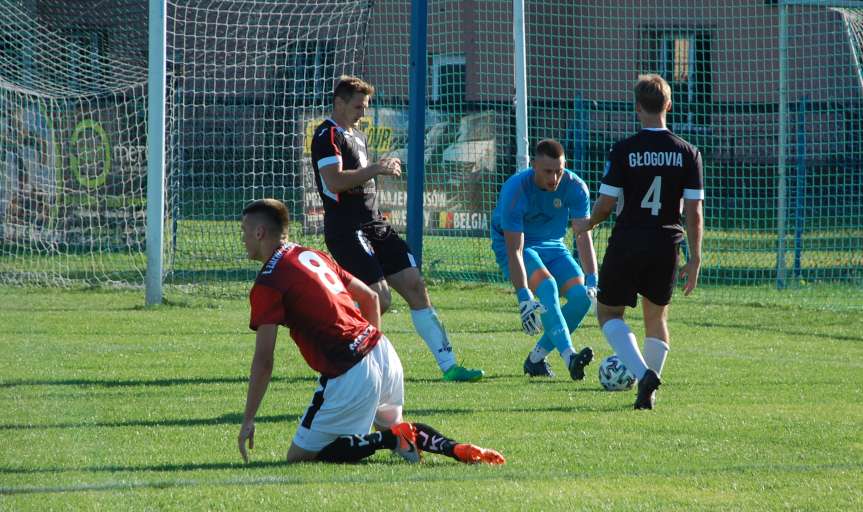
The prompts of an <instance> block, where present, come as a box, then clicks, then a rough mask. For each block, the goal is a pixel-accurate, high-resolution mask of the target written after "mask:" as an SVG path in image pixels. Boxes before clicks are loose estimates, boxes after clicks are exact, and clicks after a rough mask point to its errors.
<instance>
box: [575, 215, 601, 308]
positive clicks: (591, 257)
mask: <svg viewBox="0 0 863 512" xmlns="http://www.w3.org/2000/svg"><path fill="white" fill-rule="evenodd" d="M576 220H579V219H574V220H573V232H575V225H574V224H575V221H576ZM575 247H576V248H577V249H578V259H579V261H580V262H581V269H582V270H583V271H584V286H585V287H586V288H587V296H588V298H590V301H591V302H592V303H595V302H596V293H597V289H596V284H597V283H596V271H597V266H596V250H595V249H594V248H593V235H592V234H591V233H590V231H585V232H584V233H581V234H575Z"/></svg>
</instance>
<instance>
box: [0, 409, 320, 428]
mask: <svg viewBox="0 0 863 512" xmlns="http://www.w3.org/2000/svg"><path fill="white" fill-rule="evenodd" d="M302 414H303V413H301V412H297V413H292V414H279V415H276V416H258V417H257V418H255V422H256V423H279V422H284V421H291V422H294V421H297V419H298V418H299V417H300V416H301V415H302ZM242 422H243V415H242V414H241V413H229V414H223V415H221V416H217V417H215V418H182V419H162V420H127V421H106V422H93V423H51V424H43V425H36V424H29V425H28V424H24V423H18V424H14V423H13V424H0V431H2V430H39V429H54V428H116V427H198V426H207V425H240V424H241V423H242Z"/></svg>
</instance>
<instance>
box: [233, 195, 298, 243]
mask: <svg viewBox="0 0 863 512" xmlns="http://www.w3.org/2000/svg"><path fill="white" fill-rule="evenodd" d="M246 215H256V216H258V217H260V218H261V219H262V220H263V221H264V222H265V223H266V224H267V226H269V227H270V228H271V229H272V230H273V231H275V232H277V233H279V234H280V235H281V237H285V236H287V234H288V222H289V219H290V218H289V216H288V208H287V207H286V206H285V203H283V202H281V201H279V200H278V199H269V198H267V199H258V200H257V201H252V202H251V203H249V204H248V205H247V206H246V207H245V208H243V216H246Z"/></svg>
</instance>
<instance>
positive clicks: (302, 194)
mask: <svg viewBox="0 0 863 512" xmlns="http://www.w3.org/2000/svg"><path fill="white" fill-rule="evenodd" d="M787 3H789V2H763V1H745V2H744V1H741V2H690V1H659V0H647V1H644V2H631V1H624V2H600V1H594V0H591V1H586V2H572V1H568V0H546V1H542V2H540V1H535V0H526V1H525V34H526V48H525V53H526V57H527V59H526V60H527V69H526V76H527V107H528V117H527V123H528V131H529V143H530V145H531V146H532V145H533V144H535V143H536V141H537V140H539V139H540V138H545V137H554V138H557V139H559V140H560V141H561V142H563V144H564V147H565V149H566V152H567V159H568V162H569V166H570V167H571V168H572V169H573V170H575V171H576V172H577V173H579V174H580V175H581V176H582V177H583V178H584V179H585V180H586V181H587V183H588V185H589V186H590V188H591V190H592V191H594V192H593V194H594V196H595V193H596V192H595V191H596V190H597V188H598V183H599V180H600V179H601V176H602V171H603V164H604V161H605V156H606V154H607V151H608V149H609V148H610V146H611V144H612V143H613V142H614V141H616V140H618V139H620V138H623V137H625V136H628V135H629V134H631V133H633V132H634V131H636V130H637V129H638V125H637V120H636V117H635V114H634V112H633V105H632V93H631V89H632V85H633V83H634V81H635V80H636V78H637V76H638V74H640V73H647V72H655V73H660V74H662V75H663V76H664V77H665V78H666V79H668V80H669V82H670V83H671V85H672V88H673V91H674V94H673V103H674V106H673V110H672V112H671V114H670V117H669V124H670V127H671V129H672V130H673V131H675V132H676V133H678V134H680V135H681V136H683V137H684V138H686V139H687V140H689V141H690V142H692V143H693V144H695V145H697V146H698V147H699V148H700V149H701V151H702V154H703V156H704V164H705V180H706V183H705V184H706V189H707V192H706V194H707V199H706V202H705V223H706V233H705V241H704V268H703V279H704V281H705V282H706V283H718V284H771V285H772V284H774V283H776V282H777V281H779V280H780V278H781V279H782V280H783V281H785V280H787V281H788V282H789V283H792V282H795V281H797V280H829V281H837V282H855V283H857V282H860V279H861V277H863V276H861V268H863V256H861V254H863V156H861V155H863V29H861V26H863V21H861V20H863V7H859V8H858V7H855V5H856V4H855V3H854V2H849V1H843V2H839V3H841V4H842V5H841V6H837V7H831V6H830V5H829V3H828V2H814V1H813V2H808V4H810V5H787V6H781V5H780V4H787ZM798 3H803V2H798ZM7 4H8V7H6V8H4V9H3V10H2V11H0V112H2V117H0V282H3V283H48V284H66V283H71V282H85V283H90V284H93V283H109V282H110V283H113V282H121V283H128V284H131V285H136V286H140V285H141V283H142V282H143V272H144V268H145V258H144V252H143V250H144V242H145V229H144V228H145V226H144V221H145V209H146V190H145V187H146V159H147V154H146V147H147V140H146V137H147V127H146V121H147V101H146V100H147V98H146V90H147V6H146V2H140V1H136V0H87V1H81V2H76V3H74V4H73V3H70V2H63V1H60V0H30V1H15V2H8V3H7ZM142 4H143V5H142ZM816 4H817V5H816ZM512 5H513V4H512V2H511V1H509V0H487V1H483V2H478V1H475V0H430V1H429V2H428V38H427V45H428V59H427V62H426V63H425V65H426V70H427V73H428V79H427V84H426V95H427V105H426V107H427V108H426V116H425V117H426V124H425V140H424V143H425V153H424V155H423V159H424V172H425V190H424V194H423V199H424V205H425V213H424V218H423V225H424V242H423V243H424V248H423V256H424V258H423V265H424V272H425V273H426V274H427V275H430V276H436V277H444V278H454V279H464V280H498V279H500V276H499V272H498V270H497V267H496V265H495V262H494V257H493V255H492V254H491V251H490V248H489V242H488V239H487V234H488V221H489V218H490V214H491V211H492V209H493V208H494V205H495V202H496V198H497V193H498V191H499V189H500V186H501V184H502V183H503V181H504V180H505V179H506V178H507V177H508V176H510V175H511V174H512V173H513V172H515V170H516V153H517V150H516V148H517V140H516V109H515V108H514V101H515V88H514V85H513V84H514V80H513V76H514V74H515V68H514V65H513V60H514V59H513V54H514V53H515V47H514V43H513V7H512ZM783 9H784V10H785V12H786V13H787V15H786V16H784V17H783V16H781V15H780V12H781V11H782V10H783ZM410 11H411V5H410V2H409V1H408V0H375V1H372V0H363V1H358V0H314V1H296V0H295V1H276V0H270V1H265V0H214V1H208V2H186V1H182V2H181V1H177V0H174V1H168V2H167V7H166V26H167V62H166V70H167V83H168V85H167V91H166V98H167V100H166V104H165V113H166V119H165V126H166V134H167V135H166V144H165V147H166V162H167V168H166V177H165V180H166V182H165V197H166V212H165V217H164V233H165V243H164V247H163V254H164V259H165V265H164V271H165V275H164V279H165V283H166V284H168V285H172V286H176V287H183V286H187V285H193V286H205V287H207V289H209V290H214V291H218V290H229V289H242V287H238V286H237V285H236V284H235V283H239V282H242V283H243V286H245V281H246V280H247V279H248V278H250V277H251V276H252V275H253V274H254V272H255V270H256V265H255V264H254V263H251V262H248V261H246V258H245V254H244V252H243V248H242V245H241V241H240V237H239V232H238V231H239V227H238V215H239V212H240V210H241V209H242V206H243V205H244V204H246V203H247V202H248V201H251V200H253V199H257V198H260V197H276V198H280V199H282V200H284V201H285V202H286V203H287V204H288V205H289V208H290V210H291V213H292V217H293V222H292V225H291V231H292V233H291V236H292V238H293V239H295V240H298V241H300V242H301V243H305V244H309V245H312V246H316V247H320V248H323V243H322V239H321V228H322V209H321V204H320V200H319V198H318V197H317V192H316V190H315V188H314V184H313V182H312V178H311V166H310V161H309V147H308V142H309V134H310V130H311V129H312V128H313V127H314V126H315V125H316V124H317V123H318V122H320V120H321V119H322V118H323V117H324V116H326V115H327V114H328V113H329V111H330V105H331V104H330V101H331V97H330V93H331V90H332V87H333V84H334V81H335V79H336V78H337V77H338V76H339V75H341V74H343V73H353V74H358V75H360V76H362V77H363V78H365V79H366V80H368V81H370V82H371V83H373V84H374V85H375V87H376V94H375V96H374V98H373V100H372V108H371V109H369V112H368V117H367V118H366V119H364V120H363V121H362V126H361V128H362V129H363V131H365V132H366V133H367V135H368V137H369V152H370V156H371V158H372V160H375V159H377V158H380V157H383V156H397V157H400V158H402V160H403V162H406V160H407V143H408V140H407V133H408V126H409V125H410V120H409V118H408V108H409V106H410V104H411V101H412V98H411V97H410V95H409V91H408V82H409V78H410V61H409V49H410V40H411V38H410ZM410 172H411V169H409V168H407V166H405V174H409V173H410ZM378 188H379V200H380V205H381V209H382V211H383V212H384V213H385V215H386V216H387V217H388V218H389V220H390V222H391V223H392V224H393V225H395V226H396V228H397V229H398V230H399V231H401V232H402V234H404V230H405V225H406V210H407V185H406V179H405V178H404V177H402V178H400V179H394V178H381V179H380V180H379V182H378ZM609 226H610V223H607V224H606V225H605V226H603V227H601V228H600V229H598V230H597V231H596V232H595V233H594V235H595V240H596V245H597V249H598V252H599V254H600V256H601V255H602V253H603V251H604V247H605V244H606V243H607V238H608V234H609ZM568 243H571V240H568Z"/></svg>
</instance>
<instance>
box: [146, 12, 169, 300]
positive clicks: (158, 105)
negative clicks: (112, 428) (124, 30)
mask: <svg viewBox="0 0 863 512" xmlns="http://www.w3.org/2000/svg"><path fill="white" fill-rule="evenodd" d="M165 4H166V0H150V4H149V18H148V23H149V25H148V34H149V38H148V43H149V52H148V55H149V62H148V64H149V67H148V69H149V73H148V76H147V95H148V96H147V109H148V110H147V123H148V124H147V141H148V144H147V274H146V276H145V281H146V285H145V287H146V289H145V302H146V304H147V305H153V304H161V302H162V269H163V265H162V263H163V260H162V258H163V249H164V240H165V234H164V230H165V222H164V221H165V184H166V183H165V105H166V104H167V98H166V92H167V91H166V85H167V81H166V79H165V72H166V67H167V62H166V60H167V59H166V55H167V54H166V51H165V46H166V37H167V33H166V27H165V24H166V21H167V20H166V18H165V13H166V11H165Z"/></svg>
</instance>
